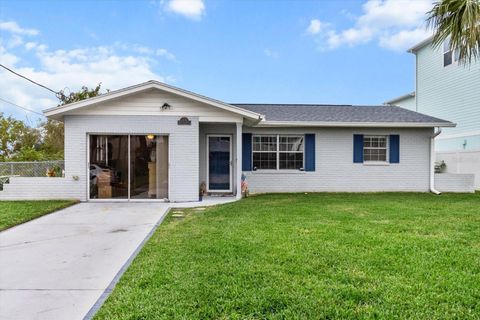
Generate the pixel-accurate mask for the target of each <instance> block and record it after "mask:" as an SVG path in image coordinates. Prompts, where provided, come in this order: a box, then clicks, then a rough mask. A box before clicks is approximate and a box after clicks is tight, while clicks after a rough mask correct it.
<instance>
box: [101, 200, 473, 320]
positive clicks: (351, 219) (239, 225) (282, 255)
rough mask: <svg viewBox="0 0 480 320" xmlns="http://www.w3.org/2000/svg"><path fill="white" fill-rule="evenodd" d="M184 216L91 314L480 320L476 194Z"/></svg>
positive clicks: (264, 205)
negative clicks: (99, 307) (98, 308)
mask: <svg viewBox="0 0 480 320" xmlns="http://www.w3.org/2000/svg"><path fill="white" fill-rule="evenodd" d="M185 212H186V216H185V217H184V218H182V217H173V214H172V213H170V215H169V217H168V218H167V220H166V221H165V222H164V223H163V224H162V225H161V226H160V227H159V228H158V230H157V231H156V233H155V234H154V235H153V237H152V238H151V239H150V241H149V242H148V243H147V244H146V246H145V247H144V248H143V249H142V251H141V252H140V254H139V255H138V256H137V258H136V259H135V261H134V262H133V264H132V265H131V266H130V268H129V269H128V270H127V272H126V273H125V274H124V276H123V277H122V279H121V280H120V282H119V283H118V285H117V287H116V288H115V290H114V291H113V293H112V294H111V296H110V297H109V298H108V300H107V301H106V303H105V305H104V306H103V307H102V308H101V309H100V311H99V312H98V313H97V315H96V319H209V318H210V319H211V318H215V319H272V318H273V319H334V318H335V319H352V318H381V319H408V318H410V319H479V318H480V194H479V193H477V194H469V195H455V194H443V195H441V196H434V195H431V194H415V193H403V194H398V193H397V194H395V193H386V194H273V195H261V196H255V197H251V198H248V199H244V200H242V201H240V202H236V203H232V204H226V205H222V206H218V207H215V208H208V209H206V210H204V211H196V210H192V209H190V210H187V211H185ZM175 215H178V213H175Z"/></svg>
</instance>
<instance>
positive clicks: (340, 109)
mask: <svg viewBox="0 0 480 320" xmlns="http://www.w3.org/2000/svg"><path fill="white" fill-rule="evenodd" d="M232 105H234V106H237V107H240V108H243V109H246V110H250V111H253V112H256V113H260V114H262V115H264V116H265V120H266V121H315V122H356V123H358V122H370V123H372V122H380V123H388V122H395V123H419V124H420V123H444V124H451V122H449V121H446V120H442V119H438V118H434V117H431V116H427V115H425V114H422V113H418V112H415V111H411V110H407V109H404V108H400V107H396V106H387V105H378V106H354V105H325V104H242V103H234V104H232Z"/></svg>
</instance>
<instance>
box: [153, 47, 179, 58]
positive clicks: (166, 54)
mask: <svg viewBox="0 0 480 320" xmlns="http://www.w3.org/2000/svg"><path fill="white" fill-rule="evenodd" d="M155 54H156V55H157V56H159V57H165V58H167V59H168V60H171V61H177V58H176V57H175V55H174V54H173V53H171V52H170V51H168V50H167V49H164V48H160V49H157V50H156V51H155Z"/></svg>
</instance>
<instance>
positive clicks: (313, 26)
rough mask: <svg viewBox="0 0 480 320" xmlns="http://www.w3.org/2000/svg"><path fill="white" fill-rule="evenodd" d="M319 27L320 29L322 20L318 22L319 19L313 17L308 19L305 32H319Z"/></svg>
mask: <svg viewBox="0 0 480 320" xmlns="http://www.w3.org/2000/svg"><path fill="white" fill-rule="evenodd" d="M321 29H322V22H320V20H318V19H313V20H310V24H309V25H308V28H307V33H310V34H317V33H319V32H320V30H321Z"/></svg>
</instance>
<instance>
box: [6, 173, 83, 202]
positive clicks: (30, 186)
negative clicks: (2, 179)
mask: <svg viewBox="0 0 480 320" xmlns="http://www.w3.org/2000/svg"><path fill="white" fill-rule="evenodd" d="M82 189H83V188H82V184H81V183H80V181H74V180H73V179H67V178H48V177H35V178H30V177H12V178H10V183H7V184H4V185H3V191H0V200H44V199H80V196H79V193H80V190H82Z"/></svg>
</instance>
